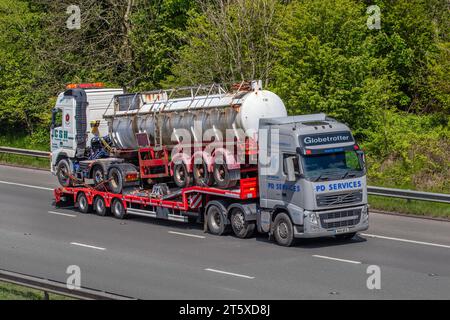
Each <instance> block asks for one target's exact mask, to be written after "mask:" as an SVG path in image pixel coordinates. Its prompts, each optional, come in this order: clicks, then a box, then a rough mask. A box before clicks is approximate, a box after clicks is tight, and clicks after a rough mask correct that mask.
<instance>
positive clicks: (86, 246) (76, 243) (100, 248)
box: [70, 242, 106, 251]
mask: <svg viewBox="0 0 450 320" xmlns="http://www.w3.org/2000/svg"><path fill="white" fill-rule="evenodd" d="M70 244H72V245H74V246H80V247H85V248H91V249H96V250H102V251H103V250H106V248H102V247H96V246H90V245H88V244H83V243H78V242H71V243H70Z"/></svg>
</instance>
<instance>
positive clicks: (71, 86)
mask: <svg viewBox="0 0 450 320" xmlns="http://www.w3.org/2000/svg"><path fill="white" fill-rule="evenodd" d="M104 87H105V84H104V83H103V82H94V83H79V84H77V83H70V84H68V85H67V86H66V89H99V88H104Z"/></svg>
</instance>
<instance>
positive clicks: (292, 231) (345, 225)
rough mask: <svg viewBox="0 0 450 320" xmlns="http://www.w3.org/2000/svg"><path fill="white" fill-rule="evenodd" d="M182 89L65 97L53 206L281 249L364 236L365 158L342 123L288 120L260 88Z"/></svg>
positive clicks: (58, 123)
mask: <svg viewBox="0 0 450 320" xmlns="http://www.w3.org/2000/svg"><path fill="white" fill-rule="evenodd" d="M205 89H206V93H205V94H204V95H202V94H200V92H201V91H202V90H205ZM183 90H188V92H190V94H188V95H187V96H180V95H178V96H176V93H177V92H178V91H177V90H166V91H164V90H159V91H152V92H145V93H134V94H127V93H123V91H122V90H121V89H103V88H101V87H100V86H99V85H98V84H95V86H93V87H90V86H89V85H78V86H76V85H73V86H70V88H68V89H67V90H66V91H65V92H63V93H61V94H60V96H59V97H58V100H57V104H56V106H55V108H54V110H53V117H52V131H51V147H52V165H51V169H52V172H53V173H54V174H55V175H56V176H57V177H58V180H59V182H60V184H61V187H59V188H56V189H55V190H54V197H55V202H56V205H57V206H64V205H66V204H75V206H76V207H78V209H79V210H80V211H81V212H83V213H88V212H91V211H94V212H95V213H97V214H98V215H101V216H106V215H109V214H110V213H111V214H112V215H113V216H114V217H116V218H118V219H125V218H127V217H129V216H132V215H138V216H144V217H153V218H160V219H167V220H174V221H181V222H199V223H203V225H204V230H205V232H206V231H208V232H210V233H212V234H214V235H223V234H225V233H227V232H228V231H229V230H230V231H232V232H233V233H234V235H235V236H237V237H239V238H248V237H250V236H251V235H252V234H254V232H256V231H257V232H259V233H266V234H268V235H269V236H270V237H271V238H273V239H275V241H276V242H277V243H278V244H279V245H282V246H290V245H292V244H293V243H294V240H295V239H297V238H317V237H325V236H334V237H336V238H341V239H342V238H343V239H350V238H352V237H353V236H354V235H355V234H356V233H357V232H358V231H363V230H367V229H368V226H369V207H368V203H367V184H366V166H365V159H364V153H363V152H362V150H361V149H360V147H359V146H358V144H357V143H356V141H355V139H354V137H353V135H352V134H351V131H350V129H349V128H348V126H347V125H345V124H343V123H340V122H338V121H336V120H334V119H332V118H330V117H328V116H326V115H325V114H311V115H300V116H287V112H286V109H285V107H284V104H283V102H282V101H281V99H280V98H279V97H278V96H276V95H275V94H274V93H272V92H269V91H266V90H262V88H261V82H258V81H253V82H250V83H241V84H237V85H235V86H234V87H232V89H231V90H229V91H227V90H224V89H222V87H220V86H217V85H213V86H210V87H203V88H202V87H201V86H200V87H196V88H183ZM111 105H113V107H112V108H111ZM88 124H90V128H89V126H88ZM202 130H206V132H205V133H203V132H202ZM230 132H231V134H230Z"/></svg>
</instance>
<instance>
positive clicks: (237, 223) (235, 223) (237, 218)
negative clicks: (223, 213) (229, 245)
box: [230, 208, 255, 239]
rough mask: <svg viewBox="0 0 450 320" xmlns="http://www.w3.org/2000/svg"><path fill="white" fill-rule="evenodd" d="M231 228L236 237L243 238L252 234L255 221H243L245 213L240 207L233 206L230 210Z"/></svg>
mask: <svg viewBox="0 0 450 320" xmlns="http://www.w3.org/2000/svg"><path fill="white" fill-rule="evenodd" d="M230 221H231V228H232V229H233V232H234V234H235V236H236V237H238V238H241V239H245V238H249V237H251V236H252V235H253V232H254V231H255V223H254V222H249V221H245V213H244V212H243V211H242V209H239V208H235V209H233V210H232V212H231V217H230Z"/></svg>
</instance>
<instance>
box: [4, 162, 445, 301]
mask: <svg viewBox="0 0 450 320" xmlns="http://www.w3.org/2000/svg"><path fill="white" fill-rule="evenodd" d="M55 186H56V180H55V178H54V177H53V176H51V174H50V173H48V172H44V171H36V170H28V169H20V168H13V167H5V166H0V269H6V270H10V271H15V272H21V273H25V274H30V275H34V276H38V277H45V278H48V279H52V280H57V281H63V282H66V279H67V277H68V274H66V270H67V267H68V266H70V265H78V266H79V267H80V268H81V284H82V286H84V287H89V288H94V289H99V290H104V291H108V292H113V293H117V294H122V295H126V296H132V297H136V298H145V299H449V298H450V223H449V222H440V221H432V220H424V219H417V218H409V217H399V216H391V215H383V214H376V213H371V216H370V229H369V230H368V231H366V232H364V233H363V234H361V235H359V236H358V237H356V238H354V239H353V240H351V241H336V240H334V239H331V238H327V239H320V240H306V241H301V242H300V243H299V244H298V245H297V246H295V247H292V248H283V247H279V246H277V245H275V244H274V243H271V242H269V241H267V238H266V236H257V237H254V238H251V239H247V240H241V239H236V238H234V237H233V236H231V235H229V236H223V237H217V236H213V235H210V234H205V233H203V231H202V227H201V226H200V225H195V224H184V223H176V222H165V221H158V220H154V219H151V218H148V219H146V218H133V219H128V220H124V221H120V220H116V219H114V218H112V217H99V216H96V215H94V214H90V215H83V214H81V213H79V212H77V211H76V210H74V209H55V208H54V207H53V206H52V200H53V196H52V188H53V187H55ZM371 265H376V266H379V268H380V272H381V288H380V289H372V290H370V289H368V288H367V285H366V282H367V278H368V277H369V276H370V275H369V274H368V273H367V269H368V267H369V266H371Z"/></svg>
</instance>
